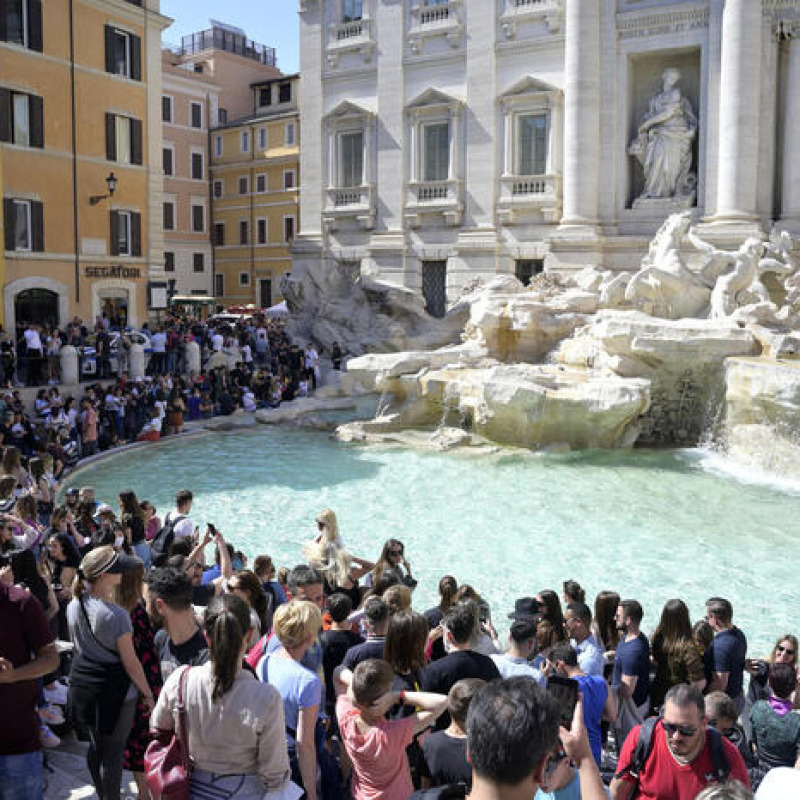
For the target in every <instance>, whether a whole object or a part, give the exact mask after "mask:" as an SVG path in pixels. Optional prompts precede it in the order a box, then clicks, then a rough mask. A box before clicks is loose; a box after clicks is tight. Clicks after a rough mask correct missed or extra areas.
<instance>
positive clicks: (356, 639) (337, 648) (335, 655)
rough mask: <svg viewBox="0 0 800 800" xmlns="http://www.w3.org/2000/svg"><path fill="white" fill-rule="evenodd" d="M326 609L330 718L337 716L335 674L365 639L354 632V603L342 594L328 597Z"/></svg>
mask: <svg viewBox="0 0 800 800" xmlns="http://www.w3.org/2000/svg"><path fill="white" fill-rule="evenodd" d="M326 609H327V611H328V614H329V615H330V618H331V626H330V628H329V629H328V630H326V631H323V632H322V633H321V634H320V637H319V642H320V646H321V647H322V670H323V675H324V677H325V713H326V714H327V715H328V716H329V717H334V716H335V714H336V687H335V685H334V680H333V673H334V671H335V670H336V668H337V667H338V666H339V665H340V664H341V663H342V661H343V660H344V657H345V655H346V653H347V651H348V650H349V649H350V648H351V647H355V646H356V645H359V644H361V643H362V642H363V641H364V639H363V638H362V637H361V636H359V634H357V633H356V632H355V631H354V630H352V628H351V626H350V622H349V619H348V618H349V616H350V613H351V611H352V610H353V602H352V600H351V599H350V598H349V597H348V596H347V595H346V594H342V593H341V592H340V593H338V594H334V595H331V596H330V597H328V600H327V604H326Z"/></svg>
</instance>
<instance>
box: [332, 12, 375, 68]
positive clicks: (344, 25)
mask: <svg viewBox="0 0 800 800" xmlns="http://www.w3.org/2000/svg"><path fill="white" fill-rule="evenodd" d="M374 52H375V42H374V41H373V39H372V21H371V20H370V19H369V18H368V17H362V18H361V19H353V20H348V21H347V22H339V23H336V24H334V25H331V26H330V28H329V29H328V47H327V60H328V66H329V67H331V68H334V69H335V68H336V67H337V66H338V64H339V59H340V58H341V57H342V56H343V55H345V54H346V53H361V55H362V57H363V59H364V62H365V63H366V62H369V61H371V60H372V55H373V53H374Z"/></svg>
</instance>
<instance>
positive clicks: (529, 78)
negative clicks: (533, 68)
mask: <svg viewBox="0 0 800 800" xmlns="http://www.w3.org/2000/svg"><path fill="white" fill-rule="evenodd" d="M560 93H561V89H559V88H558V86H553V84H551V83H547V82H545V81H543V80H539V78H534V77H533V75H526V76H525V77H524V78H522V79H521V80H519V81H517V82H516V83H515V84H513V85H512V86H511V87H509V88H508V89H506V90H505V91H504V92H503V93H502V94H501V95H500V96H501V97H515V96H518V95H528V94H560Z"/></svg>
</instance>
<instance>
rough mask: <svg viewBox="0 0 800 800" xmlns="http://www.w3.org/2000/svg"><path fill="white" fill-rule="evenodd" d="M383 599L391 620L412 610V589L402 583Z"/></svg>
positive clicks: (385, 593)
mask: <svg viewBox="0 0 800 800" xmlns="http://www.w3.org/2000/svg"><path fill="white" fill-rule="evenodd" d="M383 599H384V602H385V603H386V605H387V606H389V617H390V618H391V617H393V616H394V615H395V614H399V613H400V612H401V611H408V610H409V609H410V608H411V589H409V588H408V586H403V584H402V583H396V584H395V585H394V586H390V587H389V588H388V589H387V590H386V591H385V592H384V593H383ZM426 624H427V623H426ZM426 638H427V634H426Z"/></svg>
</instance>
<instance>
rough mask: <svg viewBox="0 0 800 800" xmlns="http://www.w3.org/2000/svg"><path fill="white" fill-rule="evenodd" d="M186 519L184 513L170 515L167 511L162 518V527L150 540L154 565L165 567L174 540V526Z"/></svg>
mask: <svg viewBox="0 0 800 800" xmlns="http://www.w3.org/2000/svg"><path fill="white" fill-rule="evenodd" d="M184 519H186V514H176V515H175V517H174V518H173V517H171V516H170V514H169V513H167V516H166V517H165V518H164V527H162V528H161V530H160V531H159V532H158V533H157V534H156V535H155V536H154V537H153V541H152V542H150V553H151V554H152V557H153V566H154V567H166V566H167V559H168V558H169V549H170V547H172V543H173V542H174V541H175V526H176V525H177V524H178V523H179V522H181V521H182V520H184Z"/></svg>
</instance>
